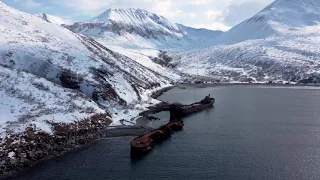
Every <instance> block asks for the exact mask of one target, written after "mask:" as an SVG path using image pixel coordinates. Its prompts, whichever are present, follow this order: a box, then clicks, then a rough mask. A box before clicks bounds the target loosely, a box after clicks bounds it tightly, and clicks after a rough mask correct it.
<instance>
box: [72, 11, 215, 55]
mask: <svg viewBox="0 0 320 180" xmlns="http://www.w3.org/2000/svg"><path fill="white" fill-rule="evenodd" d="M66 27H67V28H68V29H70V30H72V31H73V32H76V33H80V34H84V35H87V36H90V37H92V38H94V39H95V40H97V41H99V42H100V43H102V44H108V45H115V46H121V47H125V48H131V49H137V48H139V49H154V50H159V49H184V48H189V49H190V47H189V46H190V45H191V44H194V43H197V42H198V41H197V40H199V39H200V40H201V39H203V38H204V36H205V35H210V36H207V37H206V38H207V39H210V38H212V39H214V38H215V37H216V36H218V35H220V34H221V32H220V31H210V30H204V29H202V30H196V29H193V28H189V27H186V26H182V25H178V24H175V23H171V22H170V21H169V20H168V19H166V18H165V17H163V16H159V15H157V14H153V13H150V12H148V11H146V10H142V9H135V8H129V9H108V10H107V11H105V12H104V13H102V14H101V15H99V16H98V17H96V18H93V19H91V20H88V21H84V22H77V23H75V24H73V25H70V26H66ZM199 44H201V43H199ZM194 47H197V46H196V45H193V46H192V47H191V48H194Z"/></svg>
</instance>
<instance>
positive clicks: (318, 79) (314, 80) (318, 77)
mask: <svg viewBox="0 0 320 180" xmlns="http://www.w3.org/2000/svg"><path fill="white" fill-rule="evenodd" d="M318 83H320V75H312V76H310V77H309V78H306V79H302V80H300V81H299V82H298V84H318Z"/></svg>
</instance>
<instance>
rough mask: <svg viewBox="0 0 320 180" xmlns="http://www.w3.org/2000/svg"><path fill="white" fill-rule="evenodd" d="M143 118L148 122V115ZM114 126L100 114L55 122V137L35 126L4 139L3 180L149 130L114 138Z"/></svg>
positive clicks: (0, 177) (0, 158)
mask: <svg viewBox="0 0 320 180" xmlns="http://www.w3.org/2000/svg"><path fill="white" fill-rule="evenodd" d="M174 87H175V86H168V87H164V88H161V89H159V90H155V91H154V92H152V93H151V95H150V97H151V98H153V99H157V98H158V97H159V96H161V95H162V94H163V93H164V92H167V91H169V90H170V89H172V88H174ZM157 105H158V104H155V105H152V106H150V107H155V106H157ZM142 112H144V111H142ZM140 113H141V112H140ZM102 116H103V117H104V118H102ZM95 118H98V119H95ZM142 118H146V119H147V117H144V116H143V117H142ZM97 122H98V123H97ZM141 122H145V121H140V123H141ZM111 123H112V120H111V119H109V118H108V116H107V114H104V115H101V114H97V115H94V116H92V117H91V118H88V119H84V120H82V121H81V122H79V123H76V124H55V123H53V124H52V126H53V127H54V128H55V133H54V134H52V135H49V134H46V133H42V132H36V131H35V130H34V128H33V127H30V128H28V129H27V130H26V131H25V132H22V133H18V134H11V135H10V136H9V137H10V138H8V137H3V143H1V144H0V150H1V152H0V180H5V179H8V178H11V177H14V176H15V175H18V174H20V173H22V172H25V171H27V170H28V169H30V168H32V167H34V166H36V165H37V164H40V163H42V162H45V161H48V160H51V159H54V158H56V157H59V156H63V155H65V154H68V153H72V152H75V151H77V150H78V149H82V148H85V147H87V146H90V144H92V143H94V142H96V141H98V140H99V139H101V138H106V137H107V138H114V137H122V136H129V135H131V134H132V135H133V134H139V133H145V131H142V130H141V129H139V130H133V131H132V132H130V133H121V132H120V133H114V134H112V133H111V134H112V135H111V136H110V134H108V135H107V131H108V130H107V128H108V127H109V125H110V124H111ZM141 124H142V123H141ZM142 125H145V124H142ZM119 134H120V135H119ZM0 140H1V139H0ZM0 142H1V141H0ZM10 153H11V154H13V157H10Z"/></svg>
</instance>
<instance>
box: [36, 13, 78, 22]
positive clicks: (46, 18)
mask: <svg viewBox="0 0 320 180" xmlns="http://www.w3.org/2000/svg"><path fill="white" fill-rule="evenodd" d="M35 16H38V17H39V18H41V19H43V20H44V21H47V22H49V23H53V24H58V25H63V24H64V25H67V24H72V21H71V20H68V19H63V18H61V17H58V16H53V15H49V14H46V13H39V14H35Z"/></svg>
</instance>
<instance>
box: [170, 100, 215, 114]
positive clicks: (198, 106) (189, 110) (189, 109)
mask: <svg viewBox="0 0 320 180" xmlns="http://www.w3.org/2000/svg"><path fill="white" fill-rule="evenodd" d="M214 103H215V99H214V98H210V97H208V96H207V97H206V98H205V99H204V100H202V101H200V102H197V103H193V104H190V105H187V106H184V105H172V107H171V109H170V117H171V118H173V119H176V118H178V119H179V118H183V117H186V116H188V115H190V114H193V113H196V112H199V111H202V110H205V109H208V108H211V107H213V105H214Z"/></svg>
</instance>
